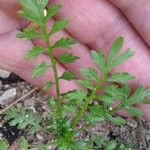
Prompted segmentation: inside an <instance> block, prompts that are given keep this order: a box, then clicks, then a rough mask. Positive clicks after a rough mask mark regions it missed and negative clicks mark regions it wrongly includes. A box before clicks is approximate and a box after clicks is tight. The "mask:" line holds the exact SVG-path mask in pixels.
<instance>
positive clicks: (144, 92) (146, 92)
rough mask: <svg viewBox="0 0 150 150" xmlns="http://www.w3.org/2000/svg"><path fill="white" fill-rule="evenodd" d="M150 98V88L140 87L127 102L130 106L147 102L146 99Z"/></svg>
mask: <svg viewBox="0 0 150 150" xmlns="http://www.w3.org/2000/svg"><path fill="white" fill-rule="evenodd" d="M148 96H150V88H145V87H144V86H140V87H138V88H137V90H136V91H135V92H134V93H133V95H131V96H130V97H129V99H128V101H127V102H126V103H127V104H128V105H132V104H137V103H142V102H144V100H145V97H148Z"/></svg>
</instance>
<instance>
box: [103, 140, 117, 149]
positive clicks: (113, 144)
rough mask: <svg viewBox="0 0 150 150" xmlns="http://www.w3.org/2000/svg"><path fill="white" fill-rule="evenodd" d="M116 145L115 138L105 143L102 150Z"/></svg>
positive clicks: (113, 147) (114, 147)
mask: <svg viewBox="0 0 150 150" xmlns="http://www.w3.org/2000/svg"><path fill="white" fill-rule="evenodd" d="M116 147H117V142H116V141H115V140H110V141H108V142H107V143H106V145H105V149H104V150H115V149H116Z"/></svg>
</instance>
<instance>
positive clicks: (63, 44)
mask: <svg viewBox="0 0 150 150" xmlns="http://www.w3.org/2000/svg"><path fill="white" fill-rule="evenodd" d="M75 43H76V40H75V39H73V38H61V39H59V40H58V41H57V42H56V43H55V44H54V46H53V48H70V47H71V46H72V45H73V44H75Z"/></svg>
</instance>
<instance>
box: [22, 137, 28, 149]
mask: <svg viewBox="0 0 150 150" xmlns="http://www.w3.org/2000/svg"><path fill="white" fill-rule="evenodd" d="M20 145H21V148H23V149H24V150H28V147H29V145H28V141H27V140H26V139H25V137H23V136H22V137H21V139H20Z"/></svg>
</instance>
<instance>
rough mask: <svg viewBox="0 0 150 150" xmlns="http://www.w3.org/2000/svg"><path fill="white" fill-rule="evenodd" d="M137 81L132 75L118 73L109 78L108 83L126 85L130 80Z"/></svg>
mask: <svg viewBox="0 0 150 150" xmlns="http://www.w3.org/2000/svg"><path fill="white" fill-rule="evenodd" d="M133 79H135V77H134V76H132V75H130V74H129V73H127V72H121V73H116V74H113V75H112V76H110V77H109V79H108V81H110V82H117V83H125V82H127V81H129V80H133Z"/></svg>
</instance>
